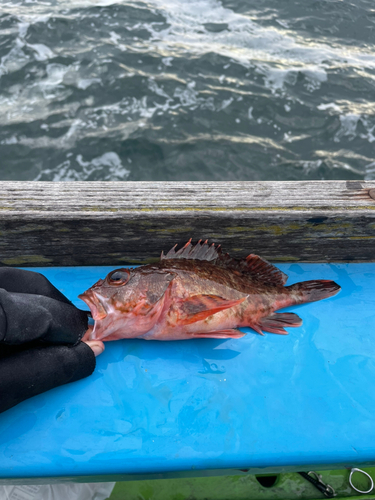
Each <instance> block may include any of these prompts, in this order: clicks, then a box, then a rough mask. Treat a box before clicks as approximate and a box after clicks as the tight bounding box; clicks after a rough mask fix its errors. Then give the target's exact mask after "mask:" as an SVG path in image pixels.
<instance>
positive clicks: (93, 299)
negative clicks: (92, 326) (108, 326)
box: [78, 290, 107, 321]
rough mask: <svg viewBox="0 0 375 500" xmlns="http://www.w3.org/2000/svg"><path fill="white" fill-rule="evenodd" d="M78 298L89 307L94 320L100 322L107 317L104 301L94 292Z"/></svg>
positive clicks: (88, 291) (83, 294)
mask: <svg viewBox="0 0 375 500" xmlns="http://www.w3.org/2000/svg"><path fill="white" fill-rule="evenodd" d="M78 298H79V299H81V300H83V302H85V303H86V304H87V305H88V306H89V308H90V311H91V315H92V319H93V320H95V321H98V320H100V319H103V318H105V317H106V316H107V309H106V308H105V306H104V303H103V302H102V300H100V299H101V297H100V296H98V295H97V294H96V293H95V292H93V291H92V290H87V291H86V292H83V293H81V294H80V295H78Z"/></svg>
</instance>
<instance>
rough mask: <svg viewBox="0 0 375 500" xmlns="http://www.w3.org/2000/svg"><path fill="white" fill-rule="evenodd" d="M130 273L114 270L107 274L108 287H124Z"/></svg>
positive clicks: (123, 270) (124, 270)
mask: <svg viewBox="0 0 375 500" xmlns="http://www.w3.org/2000/svg"><path fill="white" fill-rule="evenodd" d="M129 277H130V273H129V271H128V270H127V269H116V270H115V271H112V272H111V273H110V274H108V278H107V281H108V283H109V284H110V285H125V283H127V282H128V281H129Z"/></svg>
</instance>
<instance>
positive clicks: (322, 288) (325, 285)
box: [286, 280, 341, 304]
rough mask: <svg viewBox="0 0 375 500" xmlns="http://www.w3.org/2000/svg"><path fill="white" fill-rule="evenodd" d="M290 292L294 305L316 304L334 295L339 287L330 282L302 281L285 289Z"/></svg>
mask: <svg viewBox="0 0 375 500" xmlns="http://www.w3.org/2000/svg"><path fill="white" fill-rule="evenodd" d="M286 288H287V289H289V290H290V292H292V293H291V296H292V297H293V298H294V303H295V304H304V303H305V302H316V301H317V300H322V299H326V298H327V297H332V296H333V295H336V293H338V292H339V291H340V290H341V287H340V286H339V285H338V284H337V283H335V282H334V281H330V280H312V281H303V282H302V283H296V284H295V285H291V286H288V287H286Z"/></svg>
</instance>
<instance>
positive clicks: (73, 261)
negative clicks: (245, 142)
mask: <svg viewBox="0 0 375 500" xmlns="http://www.w3.org/2000/svg"><path fill="white" fill-rule="evenodd" d="M190 237H192V238H193V240H194V241H195V240H198V239H200V238H203V239H209V241H214V242H217V243H221V245H222V247H223V249H224V251H228V252H230V253H231V255H233V256H237V257H239V256H245V255H247V254H248V253H250V252H252V253H257V254H259V255H261V256H263V257H265V258H266V259H269V260H271V261H274V262H281V261H291V262H302V261H303V262H345V261H350V262H353V261H356V262H364V261H374V260H375V181H306V182H55V183H54V182H10V181H6V182H0V262H1V263H2V265H13V266H40V265H44V266H62V265H64V266H66V265H72V266H73V265H119V264H136V263H145V262H152V261H153V260H157V258H158V256H159V255H160V252H161V250H163V249H164V250H168V249H169V248H170V247H171V246H173V245H174V244H175V243H178V244H183V243H184V242H186V240H187V239H189V238H190Z"/></svg>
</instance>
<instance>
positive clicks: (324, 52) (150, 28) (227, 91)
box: [0, 0, 375, 181]
mask: <svg viewBox="0 0 375 500" xmlns="http://www.w3.org/2000/svg"><path fill="white" fill-rule="evenodd" d="M374 43H375V4H374V2H373V0H356V1H349V0H342V1H339V0H316V1H311V2H306V1H305V0H293V1H292V0H290V1H288V0H286V1H283V2H280V0H263V1H262V0H257V1H252V0H223V1H219V0H193V1H187V0H147V1H146V0H145V1H142V0H138V1H132V0H118V1H113V0H112V1H111V0H19V1H16V0H14V1H4V0H3V1H2V2H1V6H0V60H1V64H0V113H1V122H0V161H1V163H0V178H1V179H22V180H26V179H28V180H56V181H57V180H183V179H185V180H299V179H375V154H374V147H375V106H374V101H375V50H374V49H375V46H374Z"/></svg>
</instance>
